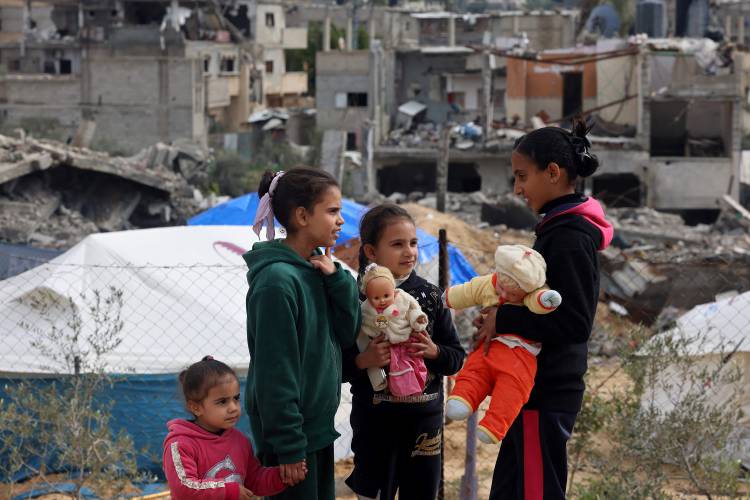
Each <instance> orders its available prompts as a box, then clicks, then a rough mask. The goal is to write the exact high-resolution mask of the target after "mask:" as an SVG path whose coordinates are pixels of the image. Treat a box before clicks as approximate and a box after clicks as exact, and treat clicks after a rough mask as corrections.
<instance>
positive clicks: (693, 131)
mask: <svg viewBox="0 0 750 500" xmlns="http://www.w3.org/2000/svg"><path fill="white" fill-rule="evenodd" d="M731 115H732V103H728V102H710V101H690V102H688V101H682V100H674V101H660V102H652V103H651V141H650V142H651V156H656V157H659V156H663V157H681V158H695V157H698V158H707V157H713V158H717V157H718V158H721V157H727V155H728V153H727V144H731V137H732V132H731V130H732V126H731V123H732V122H731V120H732V118H731Z"/></svg>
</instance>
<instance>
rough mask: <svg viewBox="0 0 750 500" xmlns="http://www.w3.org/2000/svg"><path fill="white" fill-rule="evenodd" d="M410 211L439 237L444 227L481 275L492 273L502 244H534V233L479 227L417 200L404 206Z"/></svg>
mask: <svg viewBox="0 0 750 500" xmlns="http://www.w3.org/2000/svg"><path fill="white" fill-rule="evenodd" d="M402 206H403V207H404V208H405V209H406V210H408V211H409V213H410V214H411V216H412V217H414V221H415V222H416V223H417V226H418V227H419V228H420V229H423V230H425V231H426V232H428V233H429V234H431V235H433V236H435V237H437V236H438V231H439V230H440V229H445V231H446V234H447V236H448V242H449V243H452V244H453V245H455V246H457V247H458V248H459V249H461V252H463V254H464V255H465V256H466V258H467V259H468V260H469V262H470V263H471V265H472V266H473V267H474V269H475V270H476V271H477V273H479V274H485V273H488V272H490V270H491V269H492V268H493V267H494V259H495V249H496V248H497V246H498V245H501V244H503V245H510V244H522V245H529V246H530V245H532V244H533V235H532V233H530V232H526V231H517V230H514V229H506V230H502V231H500V230H498V229H493V228H487V229H478V228H476V227H473V226H471V225H469V224H467V223H466V222H464V221H462V220H461V219H459V218H458V217H456V216H455V215H451V214H444V213H440V212H438V211H437V210H433V209H431V208H427V207H423V206H422V205H418V204H416V203H407V204H404V205H402Z"/></svg>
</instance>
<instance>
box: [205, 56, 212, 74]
mask: <svg viewBox="0 0 750 500" xmlns="http://www.w3.org/2000/svg"><path fill="white" fill-rule="evenodd" d="M210 72H211V56H206V57H204V58H203V73H210Z"/></svg>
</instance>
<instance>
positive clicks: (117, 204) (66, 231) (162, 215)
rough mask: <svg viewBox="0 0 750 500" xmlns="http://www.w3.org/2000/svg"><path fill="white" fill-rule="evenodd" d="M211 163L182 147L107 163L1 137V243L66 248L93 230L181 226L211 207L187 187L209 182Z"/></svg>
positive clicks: (102, 156)
mask: <svg viewBox="0 0 750 500" xmlns="http://www.w3.org/2000/svg"><path fill="white" fill-rule="evenodd" d="M83 142H86V141H83ZM209 160H210V155H209V152H208V151H204V150H203V149H202V148H201V147H200V146H198V145H195V144H193V143H191V142H188V141H174V142H173V143H172V144H164V143H158V144H155V145H153V146H151V147H149V148H146V149H144V150H142V151H140V152H139V153H138V154H136V155H134V156H132V157H112V156H109V155H108V154H106V153H101V152H97V151H92V150H90V149H86V148H78V147H74V146H72V145H67V144H63V143H59V142H55V141H48V140H36V139H33V138H31V137H25V136H24V137H21V138H19V139H15V138H12V137H8V136H2V135H0V240H1V241H5V242H8V243H17V244H28V243H33V244H35V245H38V246H42V247H49V248H67V247H70V246H72V245H74V244H75V243H77V242H78V241H80V240H81V239H82V238H83V237H85V236H86V235H88V234H91V233H96V232H99V231H118V230H123V229H130V228H136V227H153V226H162V225H171V224H180V223H184V221H185V220H186V219H187V217H189V216H191V215H193V214H195V213H197V212H198V211H199V210H201V209H204V208H208V206H209V203H211V202H212V200H207V199H203V197H202V196H199V197H196V196H195V194H194V191H195V190H194V188H193V186H192V184H199V183H202V182H203V181H204V180H205V178H206V177H207V169H208V165H209Z"/></svg>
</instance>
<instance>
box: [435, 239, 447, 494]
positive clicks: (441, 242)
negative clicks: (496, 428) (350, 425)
mask: <svg viewBox="0 0 750 500" xmlns="http://www.w3.org/2000/svg"><path fill="white" fill-rule="evenodd" d="M449 283H450V264H449V260H448V235H447V233H446V231H445V229H440V230H439V231H438V286H439V287H440V288H441V289H442V290H445V289H446V288H448V284H449ZM444 394H445V393H444ZM444 403H445V395H443V401H442V402H441V404H444ZM440 435H441V436H442V439H441V440H440V487H439V488H438V494H437V500H444V499H445V423H444V422H443V425H442V428H441V429H440Z"/></svg>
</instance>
